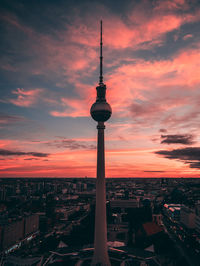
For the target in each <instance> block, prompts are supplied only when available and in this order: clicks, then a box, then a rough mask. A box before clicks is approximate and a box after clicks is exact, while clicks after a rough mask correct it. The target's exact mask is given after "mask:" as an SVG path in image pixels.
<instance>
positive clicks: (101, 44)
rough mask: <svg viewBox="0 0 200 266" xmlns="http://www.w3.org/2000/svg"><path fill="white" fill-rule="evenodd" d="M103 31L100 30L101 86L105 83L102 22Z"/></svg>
mask: <svg viewBox="0 0 200 266" xmlns="http://www.w3.org/2000/svg"><path fill="white" fill-rule="evenodd" d="M100 25H101V30H100V76H99V84H102V83H103V54H102V47H103V42H102V20H101V21H100Z"/></svg>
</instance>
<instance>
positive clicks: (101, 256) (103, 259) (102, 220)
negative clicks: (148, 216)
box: [92, 122, 111, 266]
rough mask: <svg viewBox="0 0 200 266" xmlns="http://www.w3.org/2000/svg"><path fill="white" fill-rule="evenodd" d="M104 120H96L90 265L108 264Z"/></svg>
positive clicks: (108, 265)
mask: <svg viewBox="0 0 200 266" xmlns="http://www.w3.org/2000/svg"><path fill="white" fill-rule="evenodd" d="M104 129H105V126H104V122H98V125H97V130H98V140H97V179H96V210H95V239H94V255H93V259H92V266H94V265H101V266H110V265H111V264H110V261H109V257H108V247H107V221H106V189H105V151H104Z"/></svg>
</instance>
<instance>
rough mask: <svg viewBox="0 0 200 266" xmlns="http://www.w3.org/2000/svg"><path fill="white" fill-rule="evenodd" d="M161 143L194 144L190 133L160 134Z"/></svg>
mask: <svg viewBox="0 0 200 266" xmlns="http://www.w3.org/2000/svg"><path fill="white" fill-rule="evenodd" d="M161 139H162V141H161V143H162V144H163V143H166V144H176V143H177V144H183V145H191V144H194V136H193V135H191V134H177V135H161Z"/></svg>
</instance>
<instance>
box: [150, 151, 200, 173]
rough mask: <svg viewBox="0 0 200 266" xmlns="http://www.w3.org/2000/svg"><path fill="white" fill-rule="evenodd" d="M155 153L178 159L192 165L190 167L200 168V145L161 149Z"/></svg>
mask: <svg viewBox="0 0 200 266" xmlns="http://www.w3.org/2000/svg"><path fill="white" fill-rule="evenodd" d="M155 154H158V155H161V156H163V157H165V158H167V159H178V160H180V161H182V162H184V163H187V164H189V165H190V168H197V169H200V147H190V148H184V149H174V150H160V151H156V152H155Z"/></svg>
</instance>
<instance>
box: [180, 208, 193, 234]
mask: <svg viewBox="0 0 200 266" xmlns="http://www.w3.org/2000/svg"><path fill="white" fill-rule="evenodd" d="M195 218H196V214H195V211H194V210H193V209H191V208H189V207H187V206H185V205H183V206H182V207H181V210H180V222H181V223H182V224H183V225H184V226H186V227H187V228H190V229H192V228H195Z"/></svg>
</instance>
